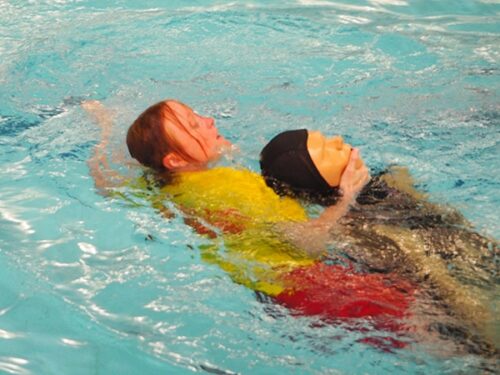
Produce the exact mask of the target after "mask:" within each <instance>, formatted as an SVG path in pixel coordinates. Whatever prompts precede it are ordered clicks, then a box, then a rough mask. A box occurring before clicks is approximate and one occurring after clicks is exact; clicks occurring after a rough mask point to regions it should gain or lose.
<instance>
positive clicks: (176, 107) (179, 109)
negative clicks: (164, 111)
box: [167, 100, 193, 118]
mask: <svg viewBox="0 0 500 375" xmlns="http://www.w3.org/2000/svg"><path fill="white" fill-rule="evenodd" d="M167 105H168V106H169V107H170V109H171V110H172V111H174V112H175V114H176V115H177V116H178V117H182V118H186V117H189V116H190V115H192V114H193V110H192V109H191V108H189V107H188V106H187V105H185V104H182V103H180V102H177V101H175V100H169V101H167Z"/></svg>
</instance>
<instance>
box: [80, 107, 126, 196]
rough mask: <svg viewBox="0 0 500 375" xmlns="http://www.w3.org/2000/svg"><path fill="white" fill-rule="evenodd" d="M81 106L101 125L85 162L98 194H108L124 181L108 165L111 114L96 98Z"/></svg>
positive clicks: (122, 177)
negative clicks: (98, 138)
mask: <svg viewBox="0 0 500 375" xmlns="http://www.w3.org/2000/svg"><path fill="white" fill-rule="evenodd" d="M82 108H83V109H84V110H85V111H86V112H87V114H88V115H89V117H90V118H91V119H92V120H93V121H94V122H96V123H97V124H98V125H99V126H100V127H101V141H100V142H99V144H97V145H96V146H95V147H94V150H93V153H92V156H91V157H90V159H89V160H88V162H87V164H88V166H89V168H90V175H91V176H92V178H93V179H94V184H95V187H96V189H97V191H98V192H99V194H101V195H109V190H108V189H109V188H113V187H118V186H122V185H123V184H124V183H125V177H124V176H122V175H120V174H119V173H118V172H117V171H115V170H113V169H112V168H111V167H110V165H109V161H108V157H107V152H106V151H107V148H108V145H109V139H110V137H111V130H112V128H113V116H112V114H111V112H110V111H109V110H108V109H107V108H105V107H104V106H103V105H102V103H100V102H99V101H97V100H87V101H85V102H83V103H82Z"/></svg>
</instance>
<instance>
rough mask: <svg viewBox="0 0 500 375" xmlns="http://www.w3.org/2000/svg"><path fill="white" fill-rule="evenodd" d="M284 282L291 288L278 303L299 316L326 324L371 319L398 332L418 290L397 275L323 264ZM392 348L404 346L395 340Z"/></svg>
mask: <svg viewBox="0 0 500 375" xmlns="http://www.w3.org/2000/svg"><path fill="white" fill-rule="evenodd" d="M284 280H285V284H286V285H287V288H286V289H285V290H284V291H283V292H281V293H280V294H279V295H277V296H276V301H277V302H278V303H280V304H282V305H283V306H285V307H287V308H289V309H290V310H292V311H293V312H294V313H295V314H298V315H304V316H320V317H321V318H322V319H324V320H326V321H338V320H347V319H351V318H370V321H371V322H372V324H373V326H374V327H375V328H377V329H382V330H385V331H392V332H395V333H399V332H401V331H403V330H404V328H403V326H402V324H401V323H400V322H398V319H399V318H402V317H404V316H407V315H408V308H409V306H410V303H411V302H412V300H413V292H414V289H415V288H414V286H413V285H412V284H411V283H409V282H408V281H406V280H404V279H402V278H401V277H399V276H396V275H385V274H363V273H358V272H355V271H354V270H353V269H352V268H347V267H343V266H340V265H327V264H324V263H319V262H318V263H316V264H314V265H312V266H308V267H301V268H297V269H294V270H293V271H291V272H289V273H288V274H286V275H285V276H284ZM367 340H368V339H367ZM367 343H370V340H368V341H367ZM374 344H375V346H379V345H377V344H376V343H374ZM389 346H391V347H393V348H398V347H402V346H404V344H402V343H401V342H400V341H398V340H394V344H391V345H389Z"/></svg>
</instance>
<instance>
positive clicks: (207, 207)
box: [161, 167, 314, 295]
mask: <svg viewBox="0 0 500 375" xmlns="http://www.w3.org/2000/svg"><path fill="white" fill-rule="evenodd" d="M161 191H162V193H163V194H166V195H167V196H168V199H169V200H171V201H173V202H175V203H176V204H178V205H179V207H181V208H182V210H183V211H185V212H187V213H189V215H192V216H194V217H196V218H200V219H201V220H203V221H205V222H206V223H208V224H209V225H211V226H213V227H216V228H219V229H220V228H222V229H225V230H223V231H222V232H223V233H222V236H221V237H222V238H220V239H219V240H218V241H217V240H215V242H214V244H213V245H209V246H205V247H204V248H202V249H201V250H202V257H203V259H204V260H205V261H207V262H210V263H216V264H218V265H219V266H220V267H221V268H223V269H224V270H225V271H226V272H228V273H229V274H230V275H231V277H232V279H233V280H235V281H236V282H238V283H240V284H243V285H245V286H247V287H250V288H252V289H254V290H259V291H262V292H265V293H267V294H269V295H276V294H279V293H280V292H281V291H282V290H283V286H282V285H281V283H280V281H279V280H280V277H279V276H280V274H282V273H283V272H287V271H289V270H291V269H293V268H296V267H299V266H304V265H308V264H312V263H313V262H314V260H313V259H311V258H310V257H309V256H307V255H306V254H305V253H304V252H302V251H300V250H298V249H297V248H296V247H294V246H293V245H292V244H290V243H288V242H286V241H284V240H283V239H282V236H280V235H279V234H278V233H277V231H276V230H274V229H273V228H274V225H275V224H276V223H280V222H300V221H305V220H307V214H306V212H305V210H304V208H303V207H302V206H301V205H300V204H299V203H298V202H296V201H295V200H293V199H291V198H281V197H279V196H277V195H276V194H275V193H274V192H273V191H272V190H271V189H270V188H269V187H267V186H266V184H265V182H264V180H263V179H262V177H261V176H260V175H258V174H257V173H254V172H251V171H248V170H239V169H233V168H227V167H218V168H214V169H209V170H204V171H196V172H184V173H180V174H179V175H177V176H176V178H175V180H174V182H173V183H172V184H169V185H166V186H164V187H163V188H162V189H161Z"/></svg>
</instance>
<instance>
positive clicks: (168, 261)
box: [0, 0, 500, 375]
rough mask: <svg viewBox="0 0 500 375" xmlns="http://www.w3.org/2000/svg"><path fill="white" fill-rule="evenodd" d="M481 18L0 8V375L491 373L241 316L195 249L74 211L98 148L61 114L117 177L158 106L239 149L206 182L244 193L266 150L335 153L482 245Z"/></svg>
mask: <svg viewBox="0 0 500 375" xmlns="http://www.w3.org/2000/svg"><path fill="white" fill-rule="evenodd" d="M499 14H500V2H498V1H495V0H482V1H480V0H477V1H460V2H456V1H450V0H440V1H437V0H432V1H430V0H415V1H411V0H366V1H362V0H356V1H329V0H295V1H292V0H279V1H278V0H268V1H266V0H252V1H229V0H219V1H208V0H193V1H180V0H170V1H160V0H157V1H141V2H139V1H133V0H122V1H86V0H81V1H78V0H75V1H70V0H45V1H22V2H21V1H18V2H16V1H3V0H0V150H1V152H0V268H1V270H2V272H0V373H6V374H20V375H24V374H91V373H92V374H159V373H163V374H189V373H192V372H202V373H212V374H234V373H241V374H287V373H290V374H292V373H293V374H386V373H411V374H432V373H434V374H435V373H443V374H457V373H463V374H469V373H475V372H481V371H492V369H493V368H494V366H495V363H496V364H497V365H498V362H495V359H492V358H484V357H483V356H481V355H475V354H471V353H467V352H463V353H461V354H460V353H459V354H457V351H456V350H455V351H454V350H453V349H454V346H455V345H456V343H454V342H453V340H443V341H440V342H438V343H436V344H434V345H433V343H432V340H428V341H426V342H418V341H417V342H414V343H412V344H411V345H410V346H409V347H408V348H406V349H402V350H395V351H383V350H380V349H377V348H376V347H373V346H369V345H366V344H363V343H362V342H361V341H362V339H363V338H364V337H365V336H366V335H367V333H366V332H365V331H364V330H361V329H360V330H352V329H350V328H349V327H346V326H344V325H342V324H338V325H335V324H319V322H318V321H317V320H315V319H313V318H307V317H296V316H292V315H291V314H290V313H289V312H288V311H287V310H286V309H284V308H280V307H279V306H269V304H266V303H263V302H262V301H259V300H258V298H256V296H255V293H254V292H252V291H251V290H249V289H247V288H245V287H244V286H241V285H238V284H236V283H234V282H233V281H231V279H230V278H229V277H228V276H227V275H226V274H225V273H224V271H222V270H221V269H219V268H218V267H216V266H213V265H210V264H206V263H204V262H203V261H202V260H201V259H200V254H199V251H198V250H197V247H199V246H203V245H206V244H207V242H208V241H209V240H208V239H206V238H203V237H200V236H197V235H196V234H194V233H193V230H192V229H191V228H190V227H188V226H186V225H185V224H184V223H183V220H182V218H181V217H176V218H173V219H170V220H165V219H163V218H162V217H161V216H160V215H158V214H157V213H156V212H155V211H154V209H153V208H152V207H150V206H148V205H147V204H145V205H143V206H140V207H131V206H130V205H128V204H127V203H126V202H124V201H121V200H120V199H117V198H104V197H102V196H100V195H98V194H97V193H96V191H95V188H94V185H93V180H92V178H91V177H90V175H89V169H88V166H87V163H86V161H87V160H88V158H89V156H90V155H91V152H92V149H93V147H94V146H95V145H96V144H97V142H98V141H99V136H100V130H99V127H98V126H97V125H96V124H95V123H93V122H92V121H91V120H90V119H89V118H88V117H87V116H86V115H85V113H84V111H83V110H82V109H81V108H80V106H79V103H80V102H81V101H82V100H85V99H98V100H100V101H101V102H102V103H104V105H105V106H106V107H108V108H110V109H112V110H113V111H114V116H115V120H116V121H115V125H114V129H113V135H114V138H113V144H112V148H113V150H114V152H115V153H116V154H117V155H119V154H120V153H125V152H126V150H125V148H124V141H123V140H124V134H125V132H126V130H127V128H128V126H129V125H130V124H131V122H132V121H133V120H134V119H135V117H136V116H137V115H138V114H139V113H140V112H141V111H142V110H144V109H145V108H146V107H147V106H148V105H150V104H152V103H155V102H157V101H159V100H161V99H164V98H177V99H180V100H182V101H183V102H186V103H188V104H190V105H191V106H193V107H194V108H195V109H196V110H197V111H198V112H199V113H201V114H207V115H211V116H214V117H215V118H216V121H217V124H218V127H219V128H220V131H221V133H223V134H224V135H226V136H227V138H229V139H230V140H231V141H232V142H234V143H235V144H237V145H238V147H239V151H238V152H236V153H234V155H233V156H232V159H231V160H226V161H225V163H229V164H232V165H236V166H243V167H245V168H249V169H251V170H254V171H259V169H258V153H259V151H260V149H261V148H262V147H263V146H264V144H265V143H266V141H267V140H269V139H270V138H271V137H272V136H273V135H274V134H276V133H278V132H279V131H282V130H286V129H291V128H295V129H297V128H302V127H307V128H313V129H318V130H321V131H323V132H325V133H329V134H343V135H344V136H345V138H346V139H347V140H348V141H349V142H351V143H352V144H354V145H356V146H359V147H360V148H361V150H362V153H363V155H364V158H365V160H366V162H367V164H368V165H370V166H371V167H372V168H373V169H382V168H384V166H387V165H391V164H397V165H404V166H407V167H408V168H409V170H410V172H411V173H412V175H413V176H414V178H415V180H416V183H417V186H418V188H419V189H421V190H423V191H425V192H427V193H428V194H429V199H430V200H431V201H433V202H439V203H444V204H449V205H452V206H454V207H456V208H458V209H459V210H460V212H462V213H463V215H464V216H465V217H466V218H467V219H468V220H469V221H470V222H471V223H472V224H473V225H474V227H475V228H476V230H477V231H478V232H480V233H482V234H483V235H485V236H489V237H492V238H496V239H497V240H498V239H499V238H500V221H499V216H498V212H499V211H500V178H499V176H500V100H499V99H500V97H499V88H500V79H499V74H500V70H499V63H500V16H499ZM117 168H119V167H118V166H117ZM494 285H497V284H494ZM491 294H492V296H494V298H493V299H492V306H491V307H492V308H493V309H494V307H495V306H498V301H499V298H498V297H499V293H498V289H492V290H491ZM270 310H271V311H270ZM496 312H497V313H498V310H496ZM497 315H498V314H497ZM498 326H499V324H498V323H497V324H496V327H497V328H498ZM488 369H489V370H488Z"/></svg>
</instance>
